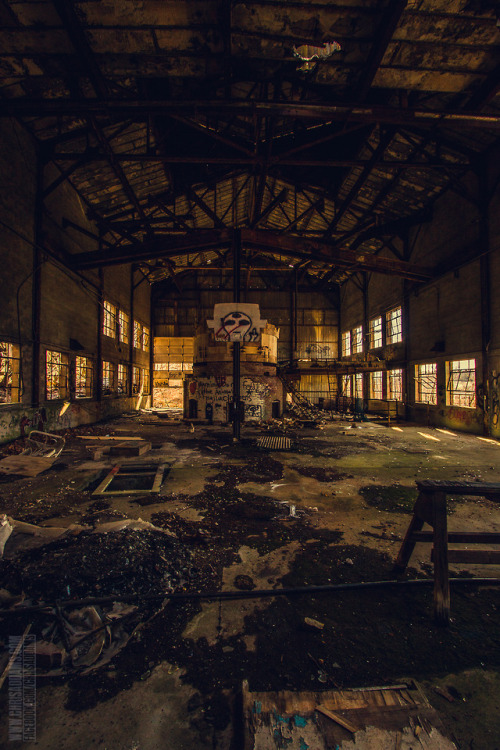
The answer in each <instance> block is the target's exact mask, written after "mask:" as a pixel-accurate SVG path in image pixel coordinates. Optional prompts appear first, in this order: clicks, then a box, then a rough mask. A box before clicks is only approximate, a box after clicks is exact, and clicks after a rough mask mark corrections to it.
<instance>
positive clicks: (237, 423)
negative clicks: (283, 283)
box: [233, 229, 241, 441]
mask: <svg viewBox="0 0 500 750" xmlns="http://www.w3.org/2000/svg"><path fill="white" fill-rule="evenodd" d="M240 287H241V232H240V230H239V229H235V230H234V235H233V301H234V302H236V303H238V302H239V301H240ZM240 349H241V345H240V342H239V341H233V440H234V441H238V440H239V439H240V434H241V412H240V407H241V388H240V385H241V383H240V376H241V367H240V359H241V351H240Z"/></svg>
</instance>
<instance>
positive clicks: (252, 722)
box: [242, 681, 456, 750]
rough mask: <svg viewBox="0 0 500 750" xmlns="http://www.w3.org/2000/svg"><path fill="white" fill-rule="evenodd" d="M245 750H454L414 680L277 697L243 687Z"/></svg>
mask: <svg viewBox="0 0 500 750" xmlns="http://www.w3.org/2000/svg"><path fill="white" fill-rule="evenodd" d="M242 693H243V721H244V738H245V741H244V748H245V750H275V749H276V748H283V747H286V748H289V750H306V749H309V748H310V750H319V749H320V748H339V750H340V749H342V750H355V749H356V750H358V749H359V750H392V749H393V748H399V749H400V750H403V748H404V750H411V748H415V747H416V744H417V743H418V746H419V747H423V748H427V749H428V750H455V748H456V745H455V744H454V743H453V742H452V741H451V740H450V739H449V738H447V737H446V732H445V729H444V727H443V723H442V721H441V718H440V716H439V714H438V713H437V711H436V709H434V708H433V707H432V706H431V704H430V703H429V701H428V700H427V698H426V696H425V694H424V693H423V691H422V689H421V687H420V686H419V685H418V684H417V683H416V682H414V681H411V682H409V683H408V684H402V685H394V686H387V687H367V688H360V689H354V690H343V691H323V692H299V693H296V692H292V691H282V692H278V693H262V692H250V690H249V686H248V682H247V681H244V683H243V688H242Z"/></svg>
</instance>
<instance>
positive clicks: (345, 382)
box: [342, 375, 352, 397]
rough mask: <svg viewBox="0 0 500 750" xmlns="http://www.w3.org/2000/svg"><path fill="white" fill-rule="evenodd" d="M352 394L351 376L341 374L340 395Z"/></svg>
mask: <svg viewBox="0 0 500 750" xmlns="http://www.w3.org/2000/svg"><path fill="white" fill-rule="evenodd" d="M351 395H352V385H351V376H350V375H342V396H348V397H350V396H351Z"/></svg>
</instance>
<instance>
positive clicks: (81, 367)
mask: <svg viewBox="0 0 500 750" xmlns="http://www.w3.org/2000/svg"><path fill="white" fill-rule="evenodd" d="M93 393H94V363H93V362H92V360H91V359H89V358H88V357H77V358H76V364H75V396H76V398H92V396H93Z"/></svg>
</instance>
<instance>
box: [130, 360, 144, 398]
mask: <svg viewBox="0 0 500 750" xmlns="http://www.w3.org/2000/svg"><path fill="white" fill-rule="evenodd" d="M141 384H142V378H141V368H140V367H136V366H134V367H132V393H134V394H136V393H141Z"/></svg>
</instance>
